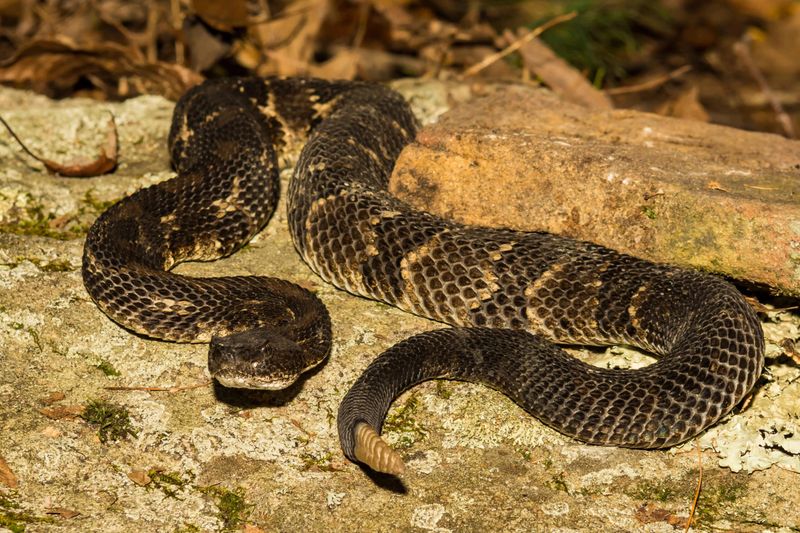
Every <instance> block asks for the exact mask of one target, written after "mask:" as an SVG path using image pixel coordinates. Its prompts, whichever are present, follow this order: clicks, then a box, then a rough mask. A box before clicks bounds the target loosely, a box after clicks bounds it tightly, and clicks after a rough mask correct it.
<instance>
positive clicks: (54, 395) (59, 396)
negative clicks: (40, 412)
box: [41, 391, 67, 405]
mask: <svg viewBox="0 0 800 533" xmlns="http://www.w3.org/2000/svg"><path fill="white" fill-rule="evenodd" d="M66 397H67V396H66V395H65V394H64V393H63V392H60V391H56V392H51V393H50V394H48V395H47V397H46V398H42V400H41V402H42V403H43V404H44V405H52V404H54V403H56V402H60V401H61V400H63V399H64V398H66Z"/></svg>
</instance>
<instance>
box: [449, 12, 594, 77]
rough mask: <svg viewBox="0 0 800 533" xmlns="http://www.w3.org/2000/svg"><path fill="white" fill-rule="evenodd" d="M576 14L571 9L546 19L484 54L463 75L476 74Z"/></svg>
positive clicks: (576, 14)
mask: <svg viewBox="0 0 800 533" xmlns="http://www.w3.org/2000/svg"><path fill="white" fill-rule="evenodd" d="M576 16H578V13H577V12H575V11H571V12H569V13H565V14H563V15H559V16H557V17H553V18H552V19H550V20H548V21H547V22H545V23H544V24H542V25H541V26H538V27H536V28H534V29H532V30H531V31H529V32H528V33H526V34H525V35H523V36H522V37H520V38H519V39H517V40H516V41H514V42H513V43H511V44H509V45H508V46H506V47H505V48H503V49H502V50H500V51H499V52H497V53H495V54H492V55H490V56H486V57H485V58H483V60H482V61H480V62H479V63H476V64H474V65H472V66H471V67H469V68H468V69H467V70H465V71H464V76H474V75H475V74H477V73H478V72H480V71H481V70H483V69H485V68H486V67H488V66H489V65H491V64H492V63H495V62H497V61H499V60H501V59H503V58H504V57H506V56H507V55H508V54H511V53H513V52H516V51H517V50H519V49H520V47H521V46H522V45H523V44H525V43H527V42H530V41H532V40H533V39H535V38H536V37H538V36H540V35H541V34H543V33H544V32H546V31H547V30H549V29H550V28H552V27H553V26H557V25H558V24H561V23H562V22H567V21H568V20H572V19H574V18H575V17H576Z"/></svg>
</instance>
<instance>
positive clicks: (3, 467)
mask: <svg viewBox="0 0 800 533" xmlns="http://www.w3.org/2000/svg"><path fill="white" fill-rule="evenodd" d="M0 483H2V484H3V485H5V486H6V487H8V488H10V489H16V488H17V486H18V485H19V483H18V482H17V476H15V475H14V472H12V471H11V467H10V466H8V463H6V460H5V459H3V458H2V457H0Z"/></svg>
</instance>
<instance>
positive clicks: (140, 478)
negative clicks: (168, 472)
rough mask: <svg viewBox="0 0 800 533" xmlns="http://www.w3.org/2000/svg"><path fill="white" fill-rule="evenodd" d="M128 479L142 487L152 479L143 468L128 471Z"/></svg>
mask: <svg viewBox="0 0 800 533" xmlns="http://www.w3.org/2000/svg"><path fill="white" fill-rule="evenodd" d="M128 479H130V480H131V481H133V482H134V483H136V484H137V485H139V486H140V487H144V486H145V485H147V484H148V483H150V482H151V481H152V479H150V476H148V475H147V472H146V471H144V470H131V471H130V472H128Z"/></svg>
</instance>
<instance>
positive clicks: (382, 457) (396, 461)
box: [353, 422, 406, 476]
mask: <svg viewBox="0 0 800 533" xmlns="http://www.w3.org/2000/svg"><path fill="white" fill-rule="evenodd" d="M353 433H354V434H355V441H356V443H355V448H354V450H353V453H354V455H355V457H356V459H358V460H359V461H361V462H362V463H364V464H365V465H367V466H368V467H370V468H371V469H373V470H375V471H376V472H383V473H384V474H392V475H395V476H399V475H402V474H403V473H404V472H405V471H406V465H405V464H404V463H403V459H402V458H401V457H400V454H398V453H397V452H396V451H394V450H393V449H392V448H391V446H389V445H388V444H387V443H386V441H384V440H383V439H382V438H381V437H380V435H378V433H377V432H376V431H375V430H374V429H373V428H372V426H370V425H369V424H366V423H364V422H361V423H359V424H358V425H356V427H355V430H354V431H353Z"/></svg>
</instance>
